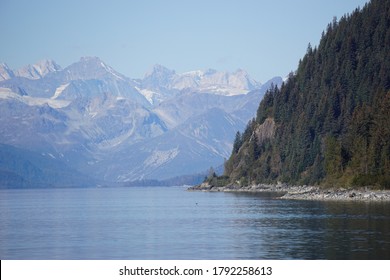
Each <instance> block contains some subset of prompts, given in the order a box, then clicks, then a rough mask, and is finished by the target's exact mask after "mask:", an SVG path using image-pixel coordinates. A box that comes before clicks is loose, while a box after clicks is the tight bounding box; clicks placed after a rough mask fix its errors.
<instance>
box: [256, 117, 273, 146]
mask: <svg viewBox="0 0 390 280" xmlns="http://www.w3.org/2000/svg"><path fill="white" fill-rule="evenodd" d="M275 130H276V126H275V121H274V119H273V118H267V119H266V120H265V121H264V122H263V123H262V124H261V125H259V126H258V127H257V129H256V130H255V134H256V138H257V141H258V144H259V145H260V144H262V143H263V142H264V141H265V140H268V139H273V138H274V136H275Z"/></svg>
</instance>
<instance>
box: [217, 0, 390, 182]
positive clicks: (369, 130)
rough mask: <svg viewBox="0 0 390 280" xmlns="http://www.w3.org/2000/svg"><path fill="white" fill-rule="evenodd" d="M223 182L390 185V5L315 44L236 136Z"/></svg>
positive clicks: (331, 28)
mask: <svg viewBox="0 0 390 280" xmlns="http://www.w3.org/2000/svg"><path fill="white" fill-rule="evenodd" d="M222 179H223V180H222ZM222 181H223V182H224V183H226V182H229V183H239V184H241V185H247V184H251V183H260V182H261V183H270V182H276V181H282V182H286V183H292V184H322V185H329V186H330V185H331V186H367V185H371V186H377V187H385V188H390V1H388V0H373V1H371V2H370V3H368V4H366V5H365V7H364V8H362V9H356V10H355V11H354V12H353V13H352V14H350V15H346V16H344V17H342V18H341V19H340V20H337V19H334V20H333V22H332V23H330V24H329V25H328V27H327V29H326V31H324V32H323V34H322V38H321V41H320V44H319V46H318V47H315V48H312V46H310V45H309V46H308V48H307V53H306V55H305V56H304V57H303V59H302V60H300V61H299V66H298V69H297V71H296V72H295V73H291V74H290V76H289V79H288V80H287V81H286V82H285V83H284V84H283V85H282V86H281V87H280V88H278V87H273V88H272V89H271V90H269V91H268V92H267V93H266V95H265V97H264V99H263V100H262V102H261V103H260V106H259V108H258V111H257V117H256V119H253V120H252V121H251V122H249V123H248V125H247V128H246V130H245V131H244V132H243V133H242V134H241V133H237V134H236V139H235V142H234V147H233V151H232V155H231V156H230V158H229V159H228V160H227V161H226V163H225V176H224V177H223V178H220V181H219V182H220V183H221V182H222Z"/></svg>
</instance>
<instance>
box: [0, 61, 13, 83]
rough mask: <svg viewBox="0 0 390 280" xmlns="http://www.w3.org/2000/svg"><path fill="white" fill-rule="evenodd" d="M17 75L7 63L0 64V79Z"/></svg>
mask: <svg viewBox="0 0 390 280" xmlns="http://www.w3.org/2000/svg"><path fill="white" fill-rule="evenodd" d="M14 76H15V74H14V72H13V71H12V70H11V69H10V68H9V67H8V65H7V64H6V63H1V64H0V81H4V80H9V79H11V78H13V77H14Z"/></svg>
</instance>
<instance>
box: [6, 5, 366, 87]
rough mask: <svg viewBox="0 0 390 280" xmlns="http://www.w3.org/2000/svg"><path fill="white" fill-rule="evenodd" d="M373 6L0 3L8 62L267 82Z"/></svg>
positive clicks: (292, 67) (14, 66)
mask: <svg viewBox="0 0 390 280" xmlns="http://www.w3.org/2000/svg"><path fill="white" fill-rule="evenodd" d="M366 2H367V1H366V0H322V1H320V0H294V1H292V0H197V1H195V0H192V1H190V0H159V1H158V0H105V1H100V0H66V1H64V0H61V1H56V0H51V1H50V0H47V1H44V0H34V1H31V0H0V28H1V38H2V39H1V42H0V62H4V63H7V64H8V66H9V67H10V68H11V69H18V68H20V67H22V66H24V65H27V64H33V63H36V62H37V61H39V60H42V59H53V60H54V61H56V62H57V63H58V64H59V65H61V66H62V67H66V66H68V65H70V64H71V63H74V62H76V61H78V60H79V59H80V57H83V56H97V57H100V58H101V59H102V60H103V61H105V62H106V63H107V64H108V65H110V66H112V67H113V68H114V69H115V70H117V71H118V72H120V73H122V74H124V75H126V76H128V77H131V78H142V77H143V76H144V75H145V73H146V72H147V71H150V69H152V67H153V65H155V64H161V65H164V66H166V67H168V68H170V69H174V70H176V72H177V73H183V72H186V71H191V70H205V69H208V68H212V69H216V70H219V71H230V72H233V71H236V70H237V69H244V70H246V71H247V72H248V73H249V74H250V75H251V77H252V78H254V79H256V80H257V81H260V82H266V81H267V80H268V79H270V78H272V77H274V76H286V75H287V74H288V73H289V72H291V71H294V70H296V68H297V65H298V61H299V59H300V58H302V57H303V55H304V54H305V52H306V49H307V46H308V44H309V43H310V44H311V45H312V46H313V47H314V46H316V45H318V43H319V40H320V38H321V33H322V31H323V30H325V29H326V27H327V25H328V23H330V22H331V21H332V19H333V17H335V16H336V17H337V18H340V17H341V16H343V15H344V14H346V13H351V12H352V11H353V10H354V9H355V8H357V7H359V6H360V7H363V6H364V5H365V3H366Z"/></svg>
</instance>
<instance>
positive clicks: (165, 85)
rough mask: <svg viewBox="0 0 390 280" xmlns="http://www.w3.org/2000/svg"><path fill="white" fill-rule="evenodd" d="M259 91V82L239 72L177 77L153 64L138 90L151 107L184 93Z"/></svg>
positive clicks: (192, 74) (244, 72) (226, 93)
mask: <svg viewBox="0 0 390 280" xmlns="http://www.w3.org/2000/svg"><path fill="white" fill-rule="evenodd" d="M259 88H261V83H259V82H256V81H255V80H254V79H252V78H251V77H250V76H249V74H248V73H247V72H246V71H244V70H242V69H239V70H237V71H236V72H233V73H230V72H218V71H216V70H214V69H208V70H205V71H202V70H197V71H190V72H185V73H181V74H178V73H176V72H175V71H174V70H170V69H168V68H166V67H164V66H162V65H158V64H157V65H155V66H154V67H153V69H152V70H151V71H149V72H148V73H147V74H146V75H145V77H144V78H143V79H142V80H141V81H140V85H139V87H138V89H139V90H140V92H141V93H142V94H143V95H144V96H145V97H146V98H147V99H148V100H149V102H150V103H151V104H154V105H156V104H159V103H161V102H162V101H164V100H165V99H167V98H170V97H172V96H175V95H176V94H178V93H180V92H183V91H184V90H185V91H187V92H188V91H191V92H199V93H212V94H218V95H224V96H233V95H241V94H246V93H248V92H249V91H251V90H255V89H259Z"/></svg>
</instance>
